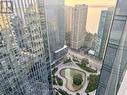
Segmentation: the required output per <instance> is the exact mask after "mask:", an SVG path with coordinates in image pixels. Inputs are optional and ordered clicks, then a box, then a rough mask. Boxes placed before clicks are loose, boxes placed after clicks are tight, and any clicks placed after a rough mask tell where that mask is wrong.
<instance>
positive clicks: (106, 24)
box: [95, 8, 113, 59]
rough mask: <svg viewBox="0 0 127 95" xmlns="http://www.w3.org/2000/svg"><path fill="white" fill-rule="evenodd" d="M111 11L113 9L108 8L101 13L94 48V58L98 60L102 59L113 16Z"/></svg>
mask: <svg viewBox="0 0 127 95" xmlns="http://www.w3.org/2000/svg"><path fill="white" fill-rule="evenodd" d="M112 10H113V8H108V9H107V10H102V11H101V17H100V23H99V28H98V35H97V39H96V46H95V56H96V57H98V58H99V59H102V58H103V57H104V50H105V47H106V42H107V38H108V33H109V28H110V24H111V18H112V14H113V12H112Z"/></svg>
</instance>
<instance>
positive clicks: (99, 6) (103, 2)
mask: <svg viewBox="0 0 127 95" xmlns="http://www.w3.org/2000/svg"><path fill="white" fill-rule="evenodd" d="M115 3H116V0H65V6H74V5H77V4H86V5H88V6H89V8H88V15H87V25H86V29H87V31H88V32H91V33H93V34H94V33H97V32H98V25H99V20H100V14H101V10H106V9H107V8H108V7H110V6H114V5H115Z"/></svg>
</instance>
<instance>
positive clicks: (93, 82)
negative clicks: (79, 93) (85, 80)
mask: <svg viewBox="0 0 127 95" xmlns="http://www.w3.org/2000/svg"><path fill="white" fill-rule="evenodd" d="M98 82H99V75H90V77H89V84H88V86H87V88H86V92H92V91H94V90H96V89H97V86H98Z"/></svg>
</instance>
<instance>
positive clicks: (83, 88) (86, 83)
mask: <svg viewBox="0 0 127 95" xmlns="http://www.w3.org/2000/svg"><path fill="white" fill-rule="evenodd" d="M56 67H57V68H58V71H57V72H56V73H55V75H58V77H60V78H61V79H62V80H63V86H58V85H54V87H55V88H57V89H59V88H61V89H63V90H65V91H67V92H68V93H69V94H72V95H76V93H80V95H87V94H86V93H85V89H86V87H87V85H88V81H87V77H88V76H89V75H90V74H91V73H89V72H87V71H84V70H82V69H81V68H80V67H78V66H77V65H76V64H75V62H74V61H72V62H69V63H66V64H59V65H58V66H56ZM64 68H66V69H67V68H68V69H69V68H72V69H77V70H80V71H82V72H84V73H86V82H85V84H84V85H83V87H82V88H81V89H80V90H78V91H77V92H71V91H70V90H68V89H67V88H66V79H65V78H63V77H62V76H61V75H60V71H61V70H62V69H64ZM91 95H94V94H91Z"/></svg>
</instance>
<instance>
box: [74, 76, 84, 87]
mask: <svg viewBox="0 0 127 95" xmlns="http://www.w3.org/2000/svg"><path fill="white" fill-rule="evenodd" d="M82 82H83V78H82V75H80V74H77V75H74V76H73V84H75V85H81V84H82Z"/></svg>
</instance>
